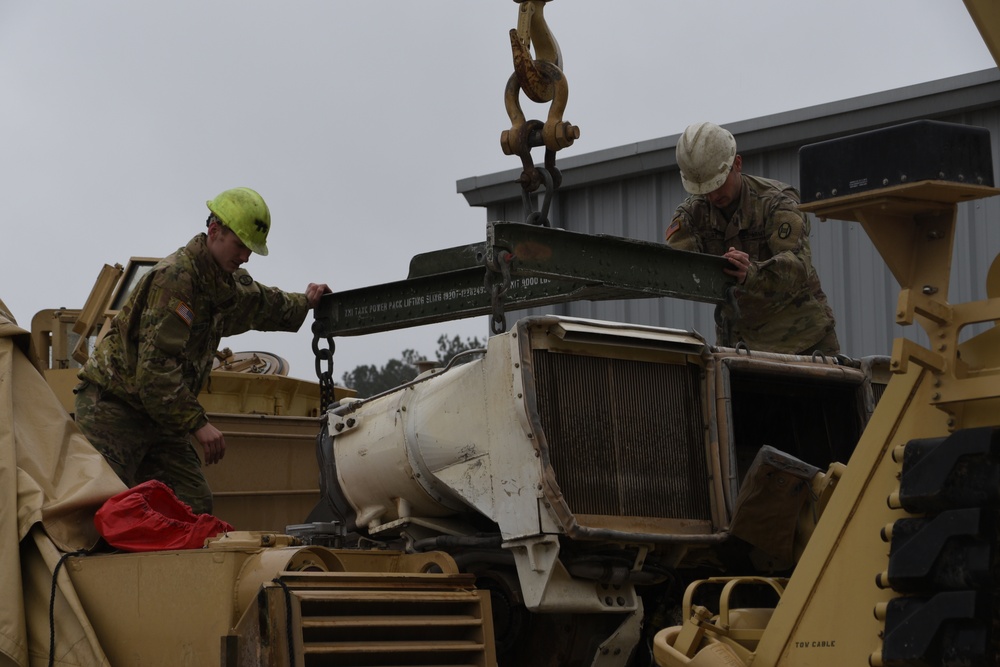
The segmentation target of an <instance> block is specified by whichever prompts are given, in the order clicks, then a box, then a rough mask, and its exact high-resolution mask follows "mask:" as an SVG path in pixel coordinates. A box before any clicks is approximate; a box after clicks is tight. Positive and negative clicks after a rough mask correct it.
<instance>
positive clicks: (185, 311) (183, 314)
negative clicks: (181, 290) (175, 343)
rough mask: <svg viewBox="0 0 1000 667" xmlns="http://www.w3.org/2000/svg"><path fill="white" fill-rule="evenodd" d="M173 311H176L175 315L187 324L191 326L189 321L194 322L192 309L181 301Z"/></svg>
mask: <svg viewBox="0 0 1000 667" xmlns="http://www.w3.org/2000/svg"><path fill="white" fill-rule="evenodd" d="M174 312H175V313H177V317H179V318H181V319H182V320H184V322H185V323H186V324H187V325H188V326H191V323H192V322H194V311H193V310H191V309H190V308H189V307H188V305H187V304H186V303H184V302H183V301H181V302H180V303H178V304H177V308H175V309H174Z"/></svg>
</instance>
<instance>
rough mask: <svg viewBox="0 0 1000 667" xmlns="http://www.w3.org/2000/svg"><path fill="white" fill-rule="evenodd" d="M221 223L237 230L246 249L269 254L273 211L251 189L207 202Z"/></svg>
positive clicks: (225, 193)
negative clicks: (268, 244)
mask: <svg viewBox="0 0 1000 667" xmlns="http://www.w3.org/2000/svg"><path fill="white" fill-rule="evenodd" d="M205 203H206V204H208V210H209V211H211V212H212V213H214V214H215V217H216V218H218V219H219V221H220V222H221V223H222V224H223V225H225V226H226V227H228V228H229V229H231V230H233V232H235V233H236V236H238V237H240V240H241V241H243V243H244V244H246V247H248V248H250V250H252V251H254V252H255V253H257V254H258V255H266V254H267V233H268V232H269V231H271V212H270V211H269V210H268V208H267V204H265V203H264V198H263V197H261V196H260V195H259V194H257V193H256V192H254V191H253V190H251V189H250V188H233V189H231V190H226V191H225V192H222V193H220V194H219V195H218V196H217V197H216V198H215V199H212V200H211V201H207V202H205Z"/></svg>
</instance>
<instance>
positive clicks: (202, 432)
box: [194, 423, 226, 465]
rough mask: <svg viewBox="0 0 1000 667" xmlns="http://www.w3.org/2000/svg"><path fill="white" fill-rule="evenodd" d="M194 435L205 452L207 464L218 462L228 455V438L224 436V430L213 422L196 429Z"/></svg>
mask: <svg viewBox="0 0 1000 667" xmlns="http://www.w3.org/2000/svg"><path fill="white" fill-rule="evenodd" d="M194 437H195V438H196V439H197V440H198V442H199V443H200V444H201V448H202V450H203V451H204V452H205V465H212V464H213V463H218V462H219V461H221V460H222V457H223V456H225V455H226V439H225V437H223V435H222V431H220V430H219V429H217V428H215V427H214V426H212V424H211V423H208V424H205V425H204V426H202V427H201V428H200V429H198V430H197V431H195V432H194Z"/></svg>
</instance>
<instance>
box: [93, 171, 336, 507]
mask: <svg viewBox="0 0 1000 667" xmlns="http://www.w3.org/2000/svg"><path fill="white" fill-rule="evenodd" d="M207 204H208V209H209V211H210V214H209V216H208V221H207V223H206V224H207V227H208V229H207V231H205V232H203V233H201V234H198V235H197V236H195V237H194V238H193V239H191V241H189V242H188V244H187V245H186V246H184V247H183V248H180V249H179V250H177V251H176V252H174V253H173V254H171V255H170V256H168V257H166V258H165V259H163V260H162V261H160V262H159V263H158V264H157V265H156V266H155V267H153V268H152V269H151V270H150V271H149V272H148V273H146V274H145V275H144V276H143V277H142V278H141V279H140V281H139V283H138V284H137V285H136V287H135V289H133V291H132V293H131V295H130V297H129V299H128V301H127V302H126V304H125V305H124V306H123V307H122V309H121V310H120V311H119V312H118V314H117V315H116V316H115V318H114V319H113V320H112V322H111V328H110V331H109V332H108V333H107V335H106V336H105V337H104V338H103V339H102V340H101V342H100V343H99V344H98V346H97V348H96V349H95V350H94V352H93V354H92V355H91V356H90V358H89V359H88V360H87V363H86V364H85V365H84V367H83V368H82V369H81V370H80V373H79V378H80V380H81V382H80V384H79V385H78V386H77V388H76V420H77V423H78V424H79V426H80V428H81V430H82V431H83V432H84V434H85V435H86V436H87V438H88V439H89V440H90V442H91V443H92V444H93V445H94V446H95V447H96V448H97V449H98V450H99V451H100V452H101V453H102V454H103V455H104V458H105V459H106V460H107V461H108V463H109V464H110V465H111V467H112V468H113V469H114V470H115V472H116V473H118V476H119V477H121V478H122V480H123V481H124V482H125V483H126V484H128V485H129V486H135V485H137V484H139V483H141V482H144V481H147V480H150V479H157V480H160V481H162V482H164V483H166V484H167V485H168V486H169V487H171V488H172V489H173V490H174V493H176V494H177V496H178V497H179V498H180V499H181V500H182V501H184V502H185V503H187V504H188V505H190V506H191V509H192V511H194V512H195V513H211V511H212V491H211V489H210V488H209V486H208V483H207V481H206V480H205V476H204V474H203V473H202V470H201V460H200V458H199V455H198V452H197V451H196V449H195V447H194V445H193V441H197V443H198V444H199V445H200V447H201V449H202V452H203V455H204V460H205V463H206V464H213V463H217V462H218V461H220V460H221V459H222V457H223V456H224V455H225V451H226V442H225V438H224V437H223V435H222V432H221V431H219V429H218V428H216V427H215V426H214V425H213V424H212V423H211V422H210V421H209V420H208V417H207V416H206V414H205V410H204V408H202V406H201V404H200V403H199V402H198V393H199V392H200V391H201V388H202V386H203V385H204V383H205V381H206V380H207V378H208V374H209V373H210V372H211V370H212V360H213V357H214V355H215V352H216V350H217V349H218V346H219V342H220V340H221V339H222V338H223V337H225V336H233V335H236V334H239V333H243V332H245V331H250V330H257V331H297V330H298V329H299V327H301V326H302V323H303V322H304V321H305V318H306V315H307V314H308V312H309V310H310V309H311V308H314V307H315V306H316V305H317V304H318V303H319V300H320V297H321V296H322V295H323V294H324V293H326V292H329V291H330V290H329V288H328V287H327V286H326V285H325V284H316V283H310V284H309V285H308V286H307V287H306V290H305V292H304V293H290V292H283V291H281V290H279V289H277V288H274V287H268V286H265V285H262V284H260V283H258V282H257V281H255V280H254V279H253V278H252V277H251V276H250V274H249V273H247V272H246V270H244V269H243V268H241V267H242V265H243V264H245V263H246V262H247V261H248V260H249V259H250V255H251V254H252V253H257V254H258V255H267V235H268V232H270V230H271V213H270V211H269V210H268V207H267V204H266V203H264V199H263V198H262V197H261V196H260V195H259V194H257V193H256V192H255V191H253V190H251V189H250V188H243V187H241V188H233V189H231V190H226V191H225V192H222V193H221V194H219V195H218V196H217V197H215V198H214V199H212V200H210V201H208V202H207ZM192 436H193V440H192Z"/></svg>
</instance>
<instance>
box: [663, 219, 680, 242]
mask: <svg viewBox="0 0 1000 667" xmlns="http://www.w3.org/2000/svg"><path fill="white" fill-rule="evenodd" d="M680 228H681V223H680V221H678V220H674V221H673V222H671V223H670V226H669V227H667V238H666V240H667V241H669V240H670V237H671V236H673V235H674V233H675V232H676V231H677V230H678V229H680Z"/></svg>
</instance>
